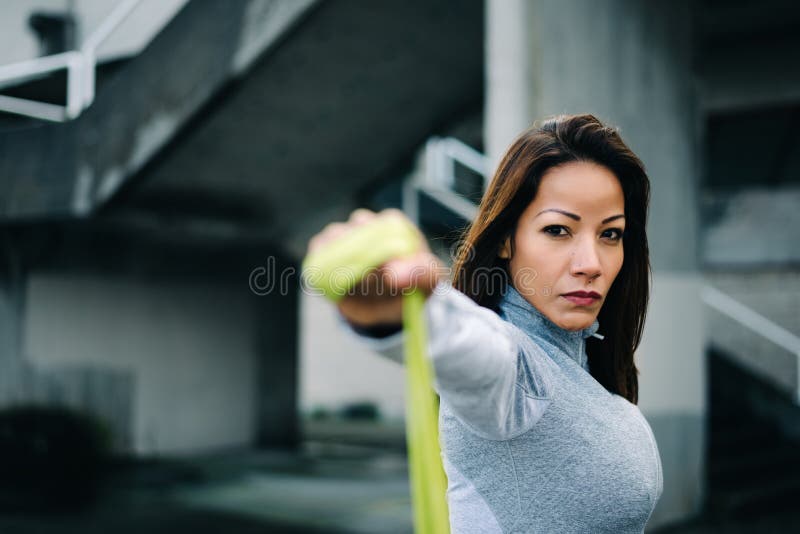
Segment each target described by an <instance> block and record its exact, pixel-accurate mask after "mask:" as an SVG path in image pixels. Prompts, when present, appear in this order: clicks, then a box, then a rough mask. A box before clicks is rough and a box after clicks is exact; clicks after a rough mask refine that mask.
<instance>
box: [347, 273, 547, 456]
mask: <svg viewBox="0 0 800 534" xmlns="http://www.w3.org/2000/svg"><path fill="white" fill-rule="evenodd" d="M425 315H426V323H427V327H428V355H429V357H430V358H431V361H432V362H433V368H434V371H435V380H434V388H435V389H436V392H437V393H438V394H439V395H440V396H441V398H442V400H444V401H446V402H447V403H448V406H449V407H450V409H451V410H452V412H453V413H454V414H455V415H456V417H458V418H459V419H460V420H461V421H462V422H463V423H464V424H465V425H467V426H468V427H470V428H471V429H472V430H473V431H474V432H475V433H477V434H478V435H480V436H482V437H484V438H487V439H496V440H497V439H510V438H512V437H515V436H517V435H520V434H522V433H524V432H527V431H528V430H530V429H531V428H533V426H534V425H535V424H536V422H537V421H538V420H539V419H540V418H541V416H542V415H543V414H544V411H545V410H546V408H547V406H549V404H550V402H551V400H550V388H549V383H550V380H548V377H547V376H546V374H547V372H548V369H547V368H546V367H544V366H538V365H537V366H535V368H534V366H532V365H531V364H530V362H531V361H532V360H531V359H530V358H527V357H526V350H524V348H523V345H522V342H521V339H520V337H519V336H518V335H517V333H516V332H514V327H513V326H512V325H510V324H509V323H507V322H506V321H504V320H503V319H501V318H500V317H499V316H498V315H497V314H496V313H494V312H493V311H492V310H489V309H487V308H484V307H482V306H479V305H478V304H476V303H475V302H474V301H472V300H471V299H470V298H469V297H467V296H466V295H464V294H463V293H461V292H460V291H458V290H457V289H455V288H453V287H452V286H451V285H450V284H449V283H447V282H442V283H440V284H439V285H438V286H437V287H436V289H435V290H434V292H433V293H432V294H431V295H430V296H429V297H428V299H427V300H426V302H425ZM340 318H341V316H340ZM341 322H342V325H343V327H344V328H345V330H347V331H349V332H350V333H351V335H354V336H356V337H357V338H358V339H359V340H360V341H361V342H362V343H364V344H366V345H367V346H368V347H369V348H371V349H372V350H374V351H375V352H377V353H379V354H381V355H383V356H385V357H387V358H390V359H392V360H394V361H396V362H399V363H402V361H403V342H404V333H403V332H402V331H399V332H396V333H393V334H390V335H388V336H385V337H371V336H368V335H365V334H364V333H363V332H361V333H360V332H358V331H356V330H355V329H353V327H352V326H351V325H349V324H348V323H347V321H346V320H344V318H341ZM536 374H539V376H536Z"/></svg>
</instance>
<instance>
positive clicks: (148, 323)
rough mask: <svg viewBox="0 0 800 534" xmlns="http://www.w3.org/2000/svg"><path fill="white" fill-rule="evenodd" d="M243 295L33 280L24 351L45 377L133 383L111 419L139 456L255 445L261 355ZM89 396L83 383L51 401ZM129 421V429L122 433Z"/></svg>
mask: <svg viewBox="0 0 800 534" xmlns="http://www.w3.org/2000/svg"><path fill="white" fill-rule="evenodd" d="M244 287H246V286H244ZM247 297H248V295H247V293H246V292H244V291H242V290H241V288H238V287H231V286H225V285H214V284H212V283H192V282H183V281H180V280H172V281H169V280H145V279H126V278H122V277H116V276H98V275H93V276H91V277H89V276H75V275H60V274H41V275H39V274H33V275H32V276H31V277H30V278H29V280H28V284H27V298H26V301H27V305H26V311H25V314H24V320H23V324H24V338H23V344H24V354H25V356H26V360H27V362H28V363H29V365H31V366H32V367H34V368H35V369H36V370H37V372H38V373H40V374H43V373H48V374H51V375H58V374H61V375H64V376H66V373H70V372H75V371H76V370H79V369H83V370H87V369H99V370H106V371H113V372H116V373H118V374H121V375H124V376H126V377H128V380H129V383H130V384H131V388H130V390H129V392H128V393H129V395H130V398H128V399H123V400H122V402H120V403H119V406H120V409H119V411H117V413H113V414H105V415H107V416H109V417H111V418H112V419H111V420H110V423H111V424H112V427H115V428H117V429H118V430H121V431H122V432H123V434H128V438H129V440H130V442H129V443H128V444H127V445H128V446H129V447H130V449H131V450H133V451H135V452H137V453H144V454H154V453H181V452H192V451H198V450H208V449H215V448H222V447H231V446H241V445H243V444H250V443H252V442H253V441H254V438H255V429H256V412H255V409H256V393H257V383H256V378H257V377H256V363H257V357H256V353H255V347H254V346H253V343H252V340H253V333H254V332H253V331H254V328H255V327H256V325H255V324H254V321H253V314H252V310H251V309H250V306H249V305H250V302H249V301H248V299H247ZM86 395H87V390H86V388H85V387H80V386H79V385H78V386H73V387H72V388H70V387H63V388H54V389H52V390H51V392H50V395H49V396H50V397H51V398H50V399H47V400H50V401H51V402H59V401H60V402H66V403H68V404H76V403H78V404H80V403H81V398H82V397H85V396H86ZM45 396H47V395H45ZM53 397H55V398H53ZM59 397H60V398H59ZM42 400H45V399H42ZM98 401H101V399H98ZM105 401H106V402H109V399H105ZM88 408H90V409H92V408H94V409H97V407H96V406H88ZM126 411H128V412H129V413H125V412H126ZM125 423H129V424H130V427H129V429H125V428H124V426H123V427H122V428H120V426H121V425H124V424H125ZM121 445H123V446H124V445H126V444H124V443H123V444H121Z"/></svg>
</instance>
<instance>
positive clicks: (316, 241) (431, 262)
mask: <svg viewBox="0 0 800 534" xmlns="http://www.w3.org/2000/svg"><path fill="white" fill-rule="evenodd" d="M377 217H402V218H403V219H405V220H406V221H408V219H407V218H406V216H405V214H404V213H403V212H402V211H400V210H397V209H392V208H390V209H385V210H383V211H381V212H379V213H375V212H373V211H370V210H367V209H357V210H355V211H353V212H352V213H351V214H350V218H349V219H348V220H347V221H346V222H334V223H331V224H329V225H327V226H326V227H325V228H323V229H322V231H321V232H319V233H318V234H316V235H315V236H313V237H312V238H311V239H310V240H309V243H308V254H310V253H312V252H314V251H315V250H317V249H318V248H319V247H322V246H324V245H325V244H327V243H330V242H331V241H335V240H336V239H337V238H340V237H342V236H344V235H345V234H347V233H348V232H350V231H352V230H353V229H354V228H356V227H358V226H360V225H362V224H367V223H369V222H370V221H373V220H374V219H375V218H377ZM409 224H410V221H409ZM417 231H418V232H419V230H418V229H417ZM420 243H421V246H420V250H419V251H418V252H417V253H415V254H412V255H409V256H404V257H400V258H393V259H391V260H389V261H386V262H385V263H383V264H382V265H380V266H379V267H378V268H376V269H373V270H372V271H370V272H368V273H367V274H366V275H365V276H364V278H362V279H361V281H360V282H359V283H358V284H356V286H355V287H354V288H353V290H352V291H350V292H348V293H347V295H346V296H344V297H343V298H342V299H341V300H339V301H338V302H337V305H338V307H339V311H340V312H341V314H342V315H343V316H344V318H345V319H347V321H349V322H350V323H351V324H353V325H355V326H358V327H362V328H369V327H374V326H378V325H381V326H383V325H397V326H398V327H399V325H400V324H401V323H402V296H403V293H404V292H406V291H408V290H410V289H411V288H416V289H419V290H421V291H422V292H423V294H425V295H430V294H431V292H432V291H433V289H434V288H435V287H436V284H437V283H438V282H439V280H441V279H442V278H443V277H444V273H445V268H444V266H443V264H442V262H441V261H440V260H439V259H438V258H437V257H436V256H435V255H434V254H433V253H432V252H431V251H430V249H429V248H428V246H427V243H426V241H425V239H424V238H422V234H421V233H420Z"/></svg>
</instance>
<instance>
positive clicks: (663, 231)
mask: <svg viewBox="0 0 800 534" xmlns="http://www.w3.org/2000/svg"><path fill="white" fill-rule="evenodd" d="M690 22H691V12H690V3H689V2H688V1H679V2H670V3H669V4H666V3H658V2H638V1H636V0H614V1H609V2H592V1H591V0H568V1H563V2H561V1H560V2H556V1H548V0H531V1H524V0H515V1H508V0H488V1H487V25H488V27H487V45H486V51H487V68H486V72H487V87H486V121H485V124H486V131H485V136H486V146H487V147H488V150H489V154H490V156H491V157H492V159H493V161H495V162H496V161H497V160H498V158H499V155H500V154H501V153H502V151H503V150H504V149H505V148H506V147H507V146H508V144H509V143H510V141H511V140H512V139H513V138H514V137H515V136H516V134H518V133H519V131H520V130H521V129H522V128H523V127H524V126H527V125H528V124H530V122H532V121H533V120H534V119H540V118H543V117H546V116H549V115H554V114H558V113H579V112H590V113H593V114H594V115H596V116H598V117H599V118H600V119H601V120H604V121H607V122H608V123H610V124H613V125H616V126H618V127H619V128H620V129H621V133H622V136H623V138H624V139H625V140H626V142H627V143H628V144H629V145H630V146H631V148H632V149H633V150H634V151H635V152H636V153H637V154H638V155H639V157H641V158H642V160H643V161H644V163H645V165H646V166H647V169H648V173H649V175H650V179H651V184H652V191H651V195H652V200H651V211H650V219H649V224H648V233H649V238H650V247H651V263H652V266H653V291H652V298H651V303H650V310H649V315H648V320H647V325H646V330H645V338H644V340H643V343H642V346H641V347H640V349H639V351H638V353H637V356H636V358H637V363H638V365H639V368H640V370H641V374H640V402H639V406H640V408H641V409H642V412H643V413H644V415H645V416H646V417H647V419H648V421H649V422H650V424H651V426H652V427H653V431H654V433H655V435H656V439H657V441H658V445H659V448H660V452H661V458H662V462H663V468H664V493H663V495H662V497H661V500H660V501H659V504H658V506H657V508H656V510H655V511H654V513H653V516H652V518H651V521H650V524H649V526H650V527H653V526H657V525H661V524H664V523H668V522H672V521H675V520H678V519H681V518H684V517H686V516H688V515H691V514H693V513H694V512H697V511H699V509H700V506H701V501H702V496H703V477H704V466H703V464H704V458H703V451H704V448H705V437H704V433H705V424H704V419H705V412H706V404H705V388H706V376H705V364H704V362H705V358H704V335H705V332H704V326H703V325H704V318H703V309H702V304H701V301H700V299H699V288H700V283H701V276H700V273H699V270H698V254H697V243H698V236H697V219H698V212H697V207H696V206H697V187H698V180H699V172H698V161H697V157H698V156H697V154H698V152H697V137H698V136H697V122H698V121H697V119H696V112H695V102H694V94H693V87H692V76H691V51H692V40H691V35H692V32H691V24H690ZM523 123H524V124H523Z"/></svg>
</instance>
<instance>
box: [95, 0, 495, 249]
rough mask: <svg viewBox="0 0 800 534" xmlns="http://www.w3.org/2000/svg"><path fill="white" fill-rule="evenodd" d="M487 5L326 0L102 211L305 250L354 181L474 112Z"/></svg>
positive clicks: (387, 173)
mask: <svg viewBox="0 0 800 534" xmlns="http://www.w3.org/2000/svg"><path fill="white" fill-rule="evenodd" d="M483 16H484V14H483V2H481V1H480V0H467V1H460V2H451V1H445V0H437V1H426V0H412V1H403V0H382V1H380V2H372V1H363V0H338V1H335V2H334V1H327V2H320V3H319V4H317V5H316V6H315V7H313V8H312V9H311V10H309V12H308V13H307V14H306V15H305V16H304V19H303V20H302V21H301V22H300V23H298V24H297V26H296V27H295V28H294V29H293V30H292V31H291V32H289V33H287V35H286V36H285V37H284V38H283V40H282V41H281V42H280V43H278V44H277V45H276V46H274V47H273V48H272V49H271V51H269V52H268V53H267V54H265V55H264V56H263V57H262V58H261V59H259V60H258V61H256V62H255V63H254V64H253V66H252V67H251V68H250V69H249V71H247V72H246V73H244V74H243V75H242V76H241V77H240V78H239V79H238V80H237V81H236V82H235V83H233V84H232V85H230V86H229V87H228V88H227V89H226V90H224V91H223V92H222V93H221V94H218V95H217V96H216V97H215V98H214V99H213V101H212V102H211V103H210V104H209V105H207V106H205V107H203V108H201V109H200V111H199V112H198V113H196V114H195V115H194V117H193V118H192V119H191V120H190V121H189V122H188V123H187V124H186V125H185V126H184V127H183V128H182V129H181V131H180V132H179V134H178V135H177V136H176V137H175V139H174V140H173V141H172V142H171V143H170V144H169V145H168V147H167V148H166V149H165V150H163V151H162V152H161V154H159V155H158V156H157V157H156V158H155V159H154V160H153V161H152V162H151V163H150V164H149V165H147V166H146V167H145V168H144V169H143V170H142V171H141V172H139V173H138V175H136V176H135V177H134V179H132V180H130V181H129V182H128V183H127V184H126V186H125V187H123V188H122V191H121V193H120V194H118V195H117V196H116V197H114V198H112V200H111V202H110V203H109V204H108V205H107V207H106V208H105V209H104V212H103V213H104V215H107V216H110V217H118V218H120V217H121V218H125V217H128V218H130V219H131V220H136V219H138V220H148V221H151V222H152V221H154V220H156V221H162V222H164V223H165V224H167V225H168V224H170V222H172V223H174V224H176V225H180V224H181V221H184V222H185V221H195V222H197V221H204V220H205V221H208V222H209V224H208V226H209V227H211V226H213V225H214V224H216V225H217V227H224V228H227V229H229V230H230V232H229V234H230V235H231V236H236V235H243V236H245V235H249V236H251V237H252V236H257V237H258V238H259V239H262V238H263V239H266V240H271V241H276V242H279V243H280V244H281V245H282V246H283V247H285V249H286V250H287V251H289V252H290V253H291V254H294V255H295V256H298V257H299V256H300V255H302V253H303V251H304V248H305V241H306V240H307V239H308V237H309V236H310V235H311V234H312V233H313V232H315V231H317V230H318V229H319V228H320V227H322V226H323V225H324V224H325V223H327V222H329V221H330V220H331V219H332V218H336V217H341V216H343V215H345V214H346V213H347V212H348V210H349V209H351V208H352V207H353V206H355V205H356V203H357V202H358V197H359V192H360V191H362V190H364V188H366V187H370V186H374V184H375V183H376V182H378V183H379V182H381V181H385V180H387V179H391V178H397V174H398V172H397V169H398V165H401V164H402V163H403V162H405V161H407V160H408V159H409V157H410V156H411V155H412V154H413V152H414V151H415V150H416V149H417V148H418V147H419V146H420V145H421V144H422V143H423V142H424V140H425V139H426V138H427V137H428V136H429V135H430V134H432V133H434V132H437V131H440V130H441V129H442V128H443V127H445V126H446V125H447V124H448V123H451V122H453V121H455V120H457V119H458V118H459V117H461V116H464V115H466V114H467V113H469V112H474V110H475V109H480V107H481V106H482V95H483V84H484V80H483V45H484V38H483ZM201 226H202V225H201Z"/></svg>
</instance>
